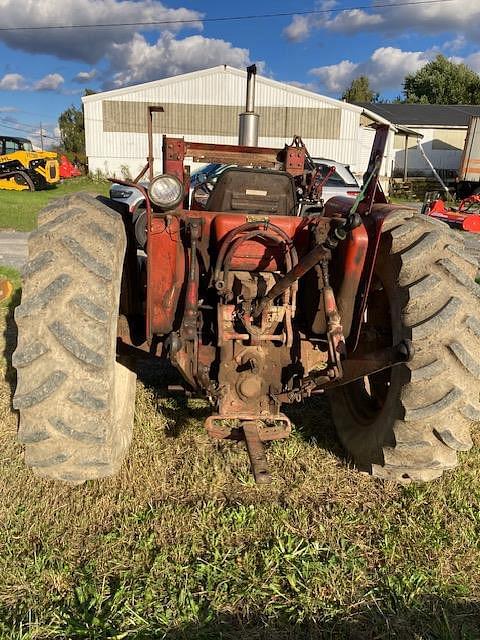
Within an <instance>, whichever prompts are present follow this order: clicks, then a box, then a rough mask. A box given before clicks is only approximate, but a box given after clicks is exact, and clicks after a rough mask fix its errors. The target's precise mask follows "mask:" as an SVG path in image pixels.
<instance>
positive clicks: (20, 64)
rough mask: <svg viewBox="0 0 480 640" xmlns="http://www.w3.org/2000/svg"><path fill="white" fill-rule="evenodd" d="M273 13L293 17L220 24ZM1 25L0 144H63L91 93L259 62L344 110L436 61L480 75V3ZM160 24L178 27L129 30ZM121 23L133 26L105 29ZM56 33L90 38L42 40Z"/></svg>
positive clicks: (48, 14)
mask: <svg viewBox="0 0 480 640" xmlns="http://www.w3.org/2000/svg"><path fill="white" fill-rule="evenodd" d="M413 2H417V4H412V3H413ZM423 2H425V0H423ZM386 5H388V6H386ZM402 5H403V6H402ZM308 12H310V13H308ZM312 12H316V13H312ZM272 13H285V14H291V15H284V16H277V17H273V16H270V17H264V18H255V19H249V20H221V21H214V20H212V19H214V18H221V17H232V16H246V15H249V16H253V15H258V14H272ZM0 15H1V16H2V21H1V23H0V61H1V62H0V134H3V135H6V134H12V135H18V136H25V137H29V138H31V139H32V140H33V141H34V142H35V143H38V140H39V138H38V134H39V131H40V125H41V126H42V129H43V131H44V133H45V135H46V136H48V137H46V138H45V142H48V143H49V144H53V143H55V141H56V139H57V136H58V133H59V132H58V127H57V119H58V115H59V114H60V113H61V112H62V111H63V110H64V109H66V108H67V107H68V106H69V105H71V104H75V105H76V106H80V104H81V102H80V98H81V96H82V94H83V92H84V90H85V88H86V87H88V88H90V89H93V90H95V91H102V90H107V89H112V88H119V87H123V86H128V85H132V84H138V83H141V82H148V81H150V80H156V79H159V78H165V77H168V76H172V75H177V74H181V73H187V72H189V71H194V70H197V69H203V68H208V67H212V66H215V65H218V64H228V65H231V66H234V67H238V68H244V67H245V66H246V65H248V64H250V63H252V62H255V63H257V65H259V72H260V73H262V74H263V75H266V76H268V77H271V78H273V79H275V80H279V81H285V82H290V83H292V84H296V85H298V86H301V87H303V88H306V89H309V90H311V91H316V92H318V93H322V94H324V95H328V96H332V97H335V98H339V97H341V95H342V92H343V91H344V90H345V89H346V87H347V86H348V85H349V84H350V82H351V81H352V79H353V78H355V77H357V76H359V75H361V74H363V75H367V76H368V77H369V79H370V84H371V87H372V89H373V90H374V91H376V92H379V93H380V94H381V96H382V97H385V98H387V99H390V98H395V97H396V96H398V95H400V94H401V91H402V83H403V79H404V77H405V75H406V74H408V73H412V72H415V71H417V70H418V69H420V68H421V67H422V66H423V65H425V64H426V63H427V62H428V61H430V60H432V59H433V58H435V56H436V55H438V54H439V53H441V54H443V55H445V56H446V57H448V58H450V59H452V60H454V61H455V62H465V63H466V64H468V65H469V66H470V67H471V68H472V69H473V70H475V71H476V72H479V73H480V0H435V1H430V2H425V3H418V0H242V2H241V3H233V2H228V3H227V2H225V1H222V2H220V1H218V0H210V1H209V2H207V1H206V0H185V1H184V2H180V1H179V2H177V1H174V0H162V1H160V0H42V2H39V1H38V0H22V2H18V0H0ZM209 20H212V21H209ZM159 21H168V22H169V24H163V25H158V24H157V25H145V24H144V25H138V24H136V25H132V24H131V23H151V22H159ZM119 23H123V24H124V23H129V26H115V27H103V28H99V27H98V25H102V24H115V25H118V24H119ZM56 25H62V26H67V27H71V25H85V26H86V27H85V28H62V29H43V28H38V27H46V26H56ZM93 25H97V26H96V27H94V26H93ZM21 27H37V28H36V29H35V30H28V29H21ZM15 132H16V133H15Z"/></svg>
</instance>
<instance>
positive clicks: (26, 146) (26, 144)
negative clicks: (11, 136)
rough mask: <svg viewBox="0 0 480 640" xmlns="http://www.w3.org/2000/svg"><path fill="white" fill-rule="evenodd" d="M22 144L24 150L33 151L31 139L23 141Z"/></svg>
mask: <svg viewBox="0 0 480 640" xmlns="http://www.w3.org/2000/svg"><path fill="white" fill-rule="evenodd" d="M20 146H21V147H22V148H23V150H24V151H33V147H32V143H31V142H30V141H26V142H21V143H20Z"/></svg>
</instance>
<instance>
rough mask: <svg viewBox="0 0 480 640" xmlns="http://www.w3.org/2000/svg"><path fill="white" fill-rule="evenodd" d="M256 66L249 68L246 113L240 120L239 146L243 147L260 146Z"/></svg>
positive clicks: (242, 114)
mask: <svg viewBox="0 0 480 640" xmlns="http://www.w3.org/2000/svg"><path fill="white" fill-rule="evenodd" d="M256 74H257V67H256V65H254V64H252V65H251V66H250V67H248V68H247V99H246V105H245V112H244V113H241V114H240V116H239V118H240V122H239V130H238V144H239V145H241V146H243V147H257V146H258V119H259V116H258V113H255V76H256Z"/></svg>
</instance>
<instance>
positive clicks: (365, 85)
mask: <svg viewBox="0 0 480 640" xmlns="http://www.w3.org/2000/svg"><path fill="white" fill-rule="evenodd" d="M342 100H346V101H347V102H377V100H378V93H375V92H374V91H372V89H371V88H370V81H369V79H368V78H367V76H358V78H354V79H353V80H352V82H351V84H350V86H349V87H348V89H347V90H346V91H345V93H344V94H343V96H342Z"/></svg>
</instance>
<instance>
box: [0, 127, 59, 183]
mask: <svg viewBox="0 0 480 640" xmlns="http://www.w3.org/2000/svg"><path fill="white" fill-rule="evenodd" d="M59 180H60V173H59V164H58V159H57V154H56V153H54V152H53V151H34V150H33V147H32V143H31V142H30V140H28V139H27V138H12V137H10V136H8V137H7V136H0V189H8V190H13V191H39V190H40V189H47V188H48V187H50V186H52V185H55V184H56V183H57V182H58V181H59Z"/></svg>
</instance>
